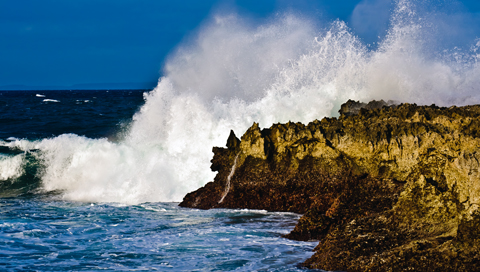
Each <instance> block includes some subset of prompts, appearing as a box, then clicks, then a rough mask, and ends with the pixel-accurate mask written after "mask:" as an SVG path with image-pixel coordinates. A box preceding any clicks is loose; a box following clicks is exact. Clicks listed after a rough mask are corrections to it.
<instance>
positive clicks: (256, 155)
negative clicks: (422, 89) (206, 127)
mask: <svg viewBox="0 0 480 272" xmlns="http://www.w3.org/2000/svg"><path fill="white" fill-rule="evenodd" d="M340 114H341V115H340V117H339V118H338V119H337V118H324V119H322V120H320V121H319V120H315V121H313V122H311V123H309V124H308V125H304V124H301V123H291V122H290V123H287V124H274V125H273V126H272V127H270V128H267V129H263V130H261V129H260V128H259V126H258V124H256V123H254V124H253V126H252V127H250V128H249V129H248V130H247V132H245V134H244V135H243V136H242V137H241V139H238V138H237V137H236V136H235V134H234V133H233V131H232V132H231V133H230V136H229V138H228V140H227V148H221V147H214V148H213V152H214V157H213V159H212V166H211V169H212V170H213V171H218V173H217V175H216V177H215V179H214V181H213V182H210V183H208V184H206V185H205V186H204V187H203V188H200V189H198V190H197V191H195V192H192V193H189V194H188V195H186V196H185V198H184V200H183V202H182V203H181V204H180V206H183V207H192V208H200V209H209V208H250V209H265V210H269V211H290V212H297V213H302V214H303V216H302V217H301V218H300V220H299V222H298V224H297V226H296V227H295V229H294V230H293V231H292V232H291V233H290V234H288V235H287V237H288V238H291V239H297V240H319V241H320V242H319V244H318V246H317V247H316V248H315V254H314V255H313V256H312V257H311V258H310V259H308V260H306V261H305V263H304V264H303V265H304V266H306V267H308V268H318V269H323V270H341V271H404V270H415V271H460V270H462V271H480V253H479V252H480V250H479V245H480V243H479V242H480V209H479V208H480V173H479V164H480V163H479V161H480V153H479V152H477V150H479V148H480V120H479V116H480V105H475V106H465V107H455V106H453V107H450V108H441V107H437V106H435V105H432V106H417V105H415V104H401V105H397V106H395V105H391V103H385V102H383V101H372V102H370V103H368V104H365V103H360V102H355V101H351V100H350V101H348V102H347V103H345V104H344V105H342V108H341V110H340Z"/></svg>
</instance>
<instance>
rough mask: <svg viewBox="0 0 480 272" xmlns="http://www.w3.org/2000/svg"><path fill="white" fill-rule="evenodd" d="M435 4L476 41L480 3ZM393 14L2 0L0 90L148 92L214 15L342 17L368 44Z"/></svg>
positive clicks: (116, 0) (333, 7)
mask: <svg viewBox="0 0 480 272" xmlns="http://www.w3.org/2000/svg"><path fill="white" fill-rule="evenodd" d="M432 2H435V4H436V5H437V2H438V3H442V4H445V3H447V4H448V5H450V6H449V7H450V8H449V9H451V7H454V9H455V10H456V12H457V14H460V16H462V18H463V17H465V18H466V17H468V18H470V19H469V20H467V23H469V24H470V25H469V26H466V27H465V29H468V30H471V31H466V32H465V35H467V36H469V37H472V35H477V36H478V35H479V33H478V32H477V30H478V29H479V28H480V26H478V25H479V24H477V26H475V27H472V26H471V24H472V22H473V24H475V23H478V22H480V21H479V20H478V18H479V12H480V1H478V0H464V1H461V2H458V3H456V4H454V5H452V4H451V3H452V1H446V0H438V1H432ZM391 7H392V5H391V1H390V0H362V1H359V0H344V1H331V0H328V1H326V0H310V1H307V0H296V1H288V0H276V1H275V0H264V1H262V0H236V1H235V0H226V1H221V0H201V1H200V0H183V1H171V0H169V1H164V0H69V1H65V0H42V1H38V0H16V1H12V0H0V89H49V88H72V89H75V88H76V89H84V88H101V89H103V88H105V89H106V88H116V87H122V86H123V87H126V88H153V87H154V86H155V85H156V82H157V80H158V78H159V77H160V75H161V69H162V65H163V63H164V60H165V58H166V56H168V54H169V53H171V52H172V50H173V49H174V48H175V47H176V45H178V44H179V43H180V42H181V41H182V39H184V38H185V37H188V36H189V35H193V33H195V30H196V29H197V28H198V27H199V26H200V25H201V24H202V22H204V21H205V20H207V19H208V18H209V17H210V16H211V15H212V14H215V13H228V12H236V13H239V14H240V15H242V16H245V17H249V18H251V20H254V21H262V20H264V19H265V18H268V17H271V16H273V15H275V14H276V13H278V12H284V11H293V12H296V13H300V14H302V16H306V17H309V18H314V19H315V20H326V21H331V20H333V19H335V18H339V19H341V20H344V21H346V22H347V23H348V25H349V26H350V27H351V28H352V29H353V31H354V32H355V33H356V34H357V35H358V36H359V37H360V38H361V39H363V40H364V41H365V42H366V43H371V42H372V41H375V39H376V37H377V36H378V35H381V34H382V33H383V32H384V31H385V29H386V26H387V23H388V14H389V11H390V10H391ZM464 23H465V22H464ZM470 32H473V33H470Z"/></svg>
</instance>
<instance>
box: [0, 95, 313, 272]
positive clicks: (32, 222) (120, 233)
mask: <svg viewBox="0 0 480 272" xmlns="http://www.w3.org/2000/svg"><path fill="white" fill-rule="evenodd" d="M145 92H148V91H143V90H128V91H125V90H117V91H115V90H111V91H105V90H103V91H43V92H42V91H3V92H0V103H1V105H2V112H1V115H0V124H1V132H0V133H1V134H0V135H1V136H0V139H1V140H0V143H1V145H0V147H1V149H0V158H1V161H0V169H1V172H0V177H1V179H0V267H1V270H2V271H98V270H107V271H111V270H116V271H232V270H239V271H255V270H256V271H303V270H302V269H300V268H299V267H298V265H299V264H300V263H301V262H302V261H304V260H305V259H307V258H308V257H309V256H310V255H311V254H312V250H313V248H314V246H315V245H316V243H315V242H296V241H291V240H288V239H285V238H282V235H283V234H287V233H288V232H289V231H290V230H291V229H293V227H294V226H295V223H296V221H297V220H298V218H299V215H298V214H292V213H276V212H267V211H261V210H225V209H213V210H209V211H204V210H196V209H186V208H180V207H178V203H176V202H159V201H155V202H143V203H137V204H133V205H132V204H130V205H128V204H122V203H121V199H119V200H120V201H119V202H120V203H119V202H102V201H74V200H69V199H66V198H65V197H63V192H62V190H48V191H47V190H44V189H43V186H44V185H42V178H41V177H42V175H43V174H44V173H45V169H44V167H45V166H44V162H43V161H42V158H41V153H42V152H43V151H42V150H40V149H35V148H34V149H28V150H19V149H17V148H15V147H14V146H15V145H14V143H16V142H19V141H26V142H29V143H35V142H37V141H49V140H52V139H58V137H64V136H65V135H68V134H66V133H74V134H72V135H76V136H72V137H73V138H76V137H82V138H81V139H90V141H96V140H98V141H103V140H106V141H109V142H112V143H116V142H119V141H122V136H121V134H122V131H123V130H125V129H127V127H128V121H129V120H130V119H131V118H132V116H133V115H134V113H135V112H136V111H137V110H138V109H139V108H140V107H141V106H142V105H143V103H144V99H143V94H144V93H145ZM60 135H63V136H60ZM67 137H69V136H67ZM83 137H85V138H83ZM86 137H88V138H86ZM87 141H88V140H87ZM12 147H13V148H12ZM98 152H101V150H98ZM16 158H20V159H21V160H22V161H23V164H22V163H20V165H19V167H20V170H18V171H19V172H18V173H12V172H11V171H10V170H12V169H14V168H15V167H16V166H15V165H12V164H11V163H12V162H14V161H15V160H16ZM100 166H101V165H100ZM139 202H141V201H139Z"/></svg>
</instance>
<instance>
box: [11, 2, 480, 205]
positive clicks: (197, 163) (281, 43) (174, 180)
mask: <svg viewBox="0 0 480 272" xmlns="http://www.w3.org/2000/svg"><path fill="white" fill-rule="evenodd" d="M416 4H417V2H414V1H406V0H401V1H397V2H396V6H395V9H394V11H393V13H392V16H391V21H390V26H389V30H388V31H387V35H386V36H385V37H384V39H383V40H382V41H380V42H379V44H378V46H376V47H374V48H373V49H369V47H368V46H366V45H365V44H363V43H362V41H361V40H360V39H359V38H358V37H356V36H355V34H354V33H353V32H352V31H351V30H350V29H349V28H348V26H347V25H346V24H345V23H344V22H342V21H338V20H337V21H334V22H331V23H329V24H324V25H320V26H319V27H318V26H316V25H314V24H313V22H312V21H310V20H305V19H303V18H301V17H298V16H294V15H291V14H286V15H278V16H277V17H276V18H274V19H272V20H271V21H270V22H269V23H267V24H264V25H254V24H249V23H246V22H245V20H243V19H242V18H241V17H239V16H236V15H224V16H220V15H218V16H216V17H214V18H213V19H212V20H211V21H210V22H209V23H207V24H206V26H205V27H203V28H201V29H200V31H199V33H198V35H197V37H196V38H195V39H192V40H190V42H188V43H187V44H182V45H180V46H179V48H178V49H177V51H176V52H175V53H174V54H173V55H172V56H171V57H170V58H169V59H168V61H167V63H166V64H165V69H164V77H162V78H161V79H160V80H159V83H158V86H157V87H156V88H155V89H154V90H153V91H151V92H149V93H146V94H145V105H144V106H143V107H142V108H141V109H140V110H139V111H138V113H137V114H135V116H133V119H132V122H131V124H130V128H129V130H128V131H125V132H123V134H124V137H123V140H121V141H119V142H115V143H114V142H111V141H108V140H107V139H89V138H86V137H82V136H77V135H72V134H67V135H61V136H59V137H55V138H50V139H44V140H39V141H26V140H17V141H13V142H11V143H8V144H7V145H9V146H12V147H13V146H16V147H17V148H20V149H22V150H30V149H38V150H39V151H38V156H39V160H40V161H41V162H42V163H43V164H44V167H43V170H42V171H41V173H39V175H40V176H41V180H42V188H43V190H45V191H52V190H55V191H62V192H63V193H62V197H63V198H65V199H69V200H77V201H95V202H123V203H131V204H134V203H141V202H148V201H150V202H155V201H180V200H181V199H182V198H183V196H184V195H185V194H186V193H188V192H189V191H192V190H195V189H197V188H198V187H200V186H203V185H204V184H205V183H207V182H208V181H211V180H213V177H214V173H212V172H211V171H210V170H209V166H210V159H211V157H212V152H211V148H212V146H224V145H225V140H226V139H227V137H228V132H229V131H230V130H231V129H233V130H235V131H236V132H237V133H240V134H243V132H244V131H245V130H246V129H247V128H248V127H249V126H250V125H251V124H252V123H253V122H254V121H255V122H258V123H260V125H261V126H270V125H271V124H272V123H276V122H288V121H295V122H296V121H300V122H305V123H306V122H310V121H312V120H314V119H320V118H323V117H324V116H336V115H337V110H338V109H339V107H340V104H341V103H343V102H345V101H346V100H347V99H356V100H359V99H360V100H363V101H368V100H371V99H384V100H395V101H398V102H414V103H418V104H432V103H435V104H437V105H441V106H448V105H451V104H456V105H465V104H475V103H479V102H480V92H479V90H478V86H480V67H479V65H478V58H479V54H478V48H479V46H480V44H479V43H478V42H476V43H474V44H473V45H471V46H470V47H469V49H468V50H463V51H462V50H460V49H458V50H453V51H451V50H450V51H449V50H442V47H441V46H439V45H438V43H437V42H436V40H437V38H438V40H441V38H442V37H439V36H438V35H442V34H441V33H440V32H438V31H437V32H435V31H434V30H433V28H432V27H431V26H432V25H434V23H435V22H431V21H428V19H429V18H432V17H431V16H424V14H421V13H420V11H419V10H418V9H417V7H416ZM464 47H465V46H464ZM447 49H448V48H447ZM9 159H11V160H13V159H14V158H13V157H12V158H9ZM9 175H10V174H9Z"/></svg>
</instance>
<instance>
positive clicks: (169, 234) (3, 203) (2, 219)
mask: <svg viewBox="0 0 480 272" xmlns="http://www.w3.org/2000/svg"><path fill="white" fill-rule="evenodd" d="M0 208H1V214H0V267H1V268H2V271H82V270H83V271H99V270H107V271H112V270H116V271H232V270H241V271H301V270H300V268H298V267H297V266H298V264H299V263H301V262H302V261H304V260H305V259H307V258H308V257H309V256H310V255H311V254H312V252H311V251H312V249H313V247H314V246H315V243H312V242H294V241H290V240H288V239H284V238H282V237H281V235H282V234H286V233H288V231H289V230H290V229H292V228H293V226H294V224H295V222H296V220H297V219H298V217H299V216H298V215H296V214H291V213H272V212H266V211H255V210H223V209H215V210H209V211H204V210H196V209H184V208H179V207H178V206H177V204H176V203H143V204H139V205H122V204H113V203H110V204H106V203H80V202H69V201H59V200H54V199H52V198H50V197H47V196H44V197H35V198H31V197H20V198H8V199H2V200H0Z"/></svg>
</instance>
